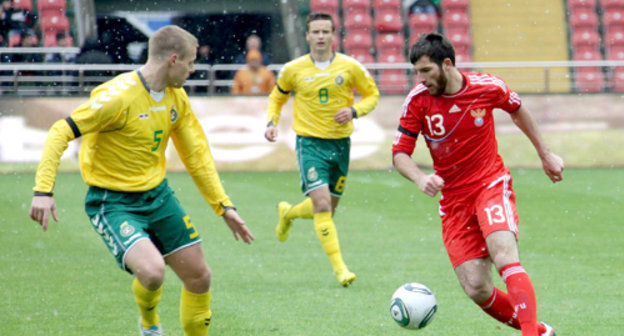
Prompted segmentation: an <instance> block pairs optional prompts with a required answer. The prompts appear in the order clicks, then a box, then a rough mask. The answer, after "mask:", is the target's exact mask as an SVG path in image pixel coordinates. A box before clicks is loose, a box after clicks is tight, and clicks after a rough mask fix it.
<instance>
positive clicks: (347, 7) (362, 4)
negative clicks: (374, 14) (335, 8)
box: [342, 0, 371, 13]
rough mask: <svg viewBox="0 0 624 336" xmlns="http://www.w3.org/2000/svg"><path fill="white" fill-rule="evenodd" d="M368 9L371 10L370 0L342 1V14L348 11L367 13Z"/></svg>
mask: <svg viewBox="0 0 624 336" xmlns="http://www.w3.org/2000/svg"><path fill="white" fill-rule="evenodd" d="M370 9H371V2H370V0H342V11H343V13H347V12H349V11H365V12H369V11H370Z"/></svg>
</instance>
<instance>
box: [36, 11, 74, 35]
mask: <svg viewBox="0 0 624 336" xmlns="http://www.w3.org/2000/svg"><path fill="white" fill-rule="evenodd" d="M40 27H41V31H42V32H44V33H48V32H66V31H69V19H67V16H65V15H52V16H44V17H42V18H41V22H40Z"/></svg>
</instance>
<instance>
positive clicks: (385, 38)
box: [375, 33, 405, 51]
mask: <svg viewBox="0 0 624 336" xmlns="http://www.w3.org/2000/svg"><path fill="white" fill-rule="evenodd" d="M375 42H376V46H377V50H388V49H390V50H399V51H402V50H403V49H404V47H405V37H404V36H403V33H380V34H378V35H377V38H376V40H375Z"/></svg>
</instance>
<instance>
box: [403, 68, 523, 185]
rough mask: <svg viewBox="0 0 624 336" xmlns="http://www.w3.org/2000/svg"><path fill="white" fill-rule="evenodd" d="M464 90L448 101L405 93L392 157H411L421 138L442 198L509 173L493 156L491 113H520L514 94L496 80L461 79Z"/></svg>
mask: <svg viewBox="0 0 624 336" xmlns="http://www.w3.org/2000/svg"><path fill="white" fill-rule="evenodd" d="M462 76H463V86H462V88H461V90H459V92H457V93H455V94H452V95H440V96H435V97H434V96H431V95H430V94H429V91H428V90H427V88H426V87H425V86H424V85H422V84H419V85H417V86H416V87H415V88H414V89H412V91H411V92H410V93H409V95H408V96H407V98H406V99H405V102H404V104H403V113H402V115H401V120H400V124H399V128H398V131H397V134H396V138H395V141H394V143H393V145H392V152H393V153H397V152H404V153H406V154H408V155H410V156H411V155H412V153H413V152H414V147H415V145H416V138H417V136H418V134H422V135H423V137H424V138H425V140H426V142H427V146H428V147H429V152H430V153H431V157H432V158H433V168H434V169H435V171H436V175H438V176H440V177H441V178H443V179H444V188H443V190H442V191H443V192H462V191H466V190H468V189H470V188H471V187H473V186H476V185H478V184H484V183H488V181H489V180H490V179H491V178H498V177H499V176H500V175H502V174H505V173H506V172H508V170H507V168H506V167H505V165H504V163H503V160H502V158H501V157H500V155H499V154H498V144H497V142H496V135H495V132H494V118H493V115H492V111H493V110H494V109H495V108H500V109H502V110H504V111H506V112H509V113H511V112H514V111H516V110H518V109H519V108H520V105H521V101H520V97H519V96H518V94H517V93H515V92H513V91H511V90H510V89H509V88H508V87H507V85H506V84H505V82H504V81H503V80H502V79H500V78H498V77H495V76H492V75H489V74H481V73H462Z"/></svg>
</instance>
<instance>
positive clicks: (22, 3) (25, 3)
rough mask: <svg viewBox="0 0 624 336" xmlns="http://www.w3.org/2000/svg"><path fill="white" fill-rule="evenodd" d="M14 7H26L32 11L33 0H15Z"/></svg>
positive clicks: (25, 8)
mask: <svg viewBox="0 0 624 336" xmlns="http://www.w3.org/2000/svg"><path fill="white" fill-rule="evenodd" d="M13 7H14V8H18V9H24V10H27V11H32V9H33V4H32V0H13Z"/></svg>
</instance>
